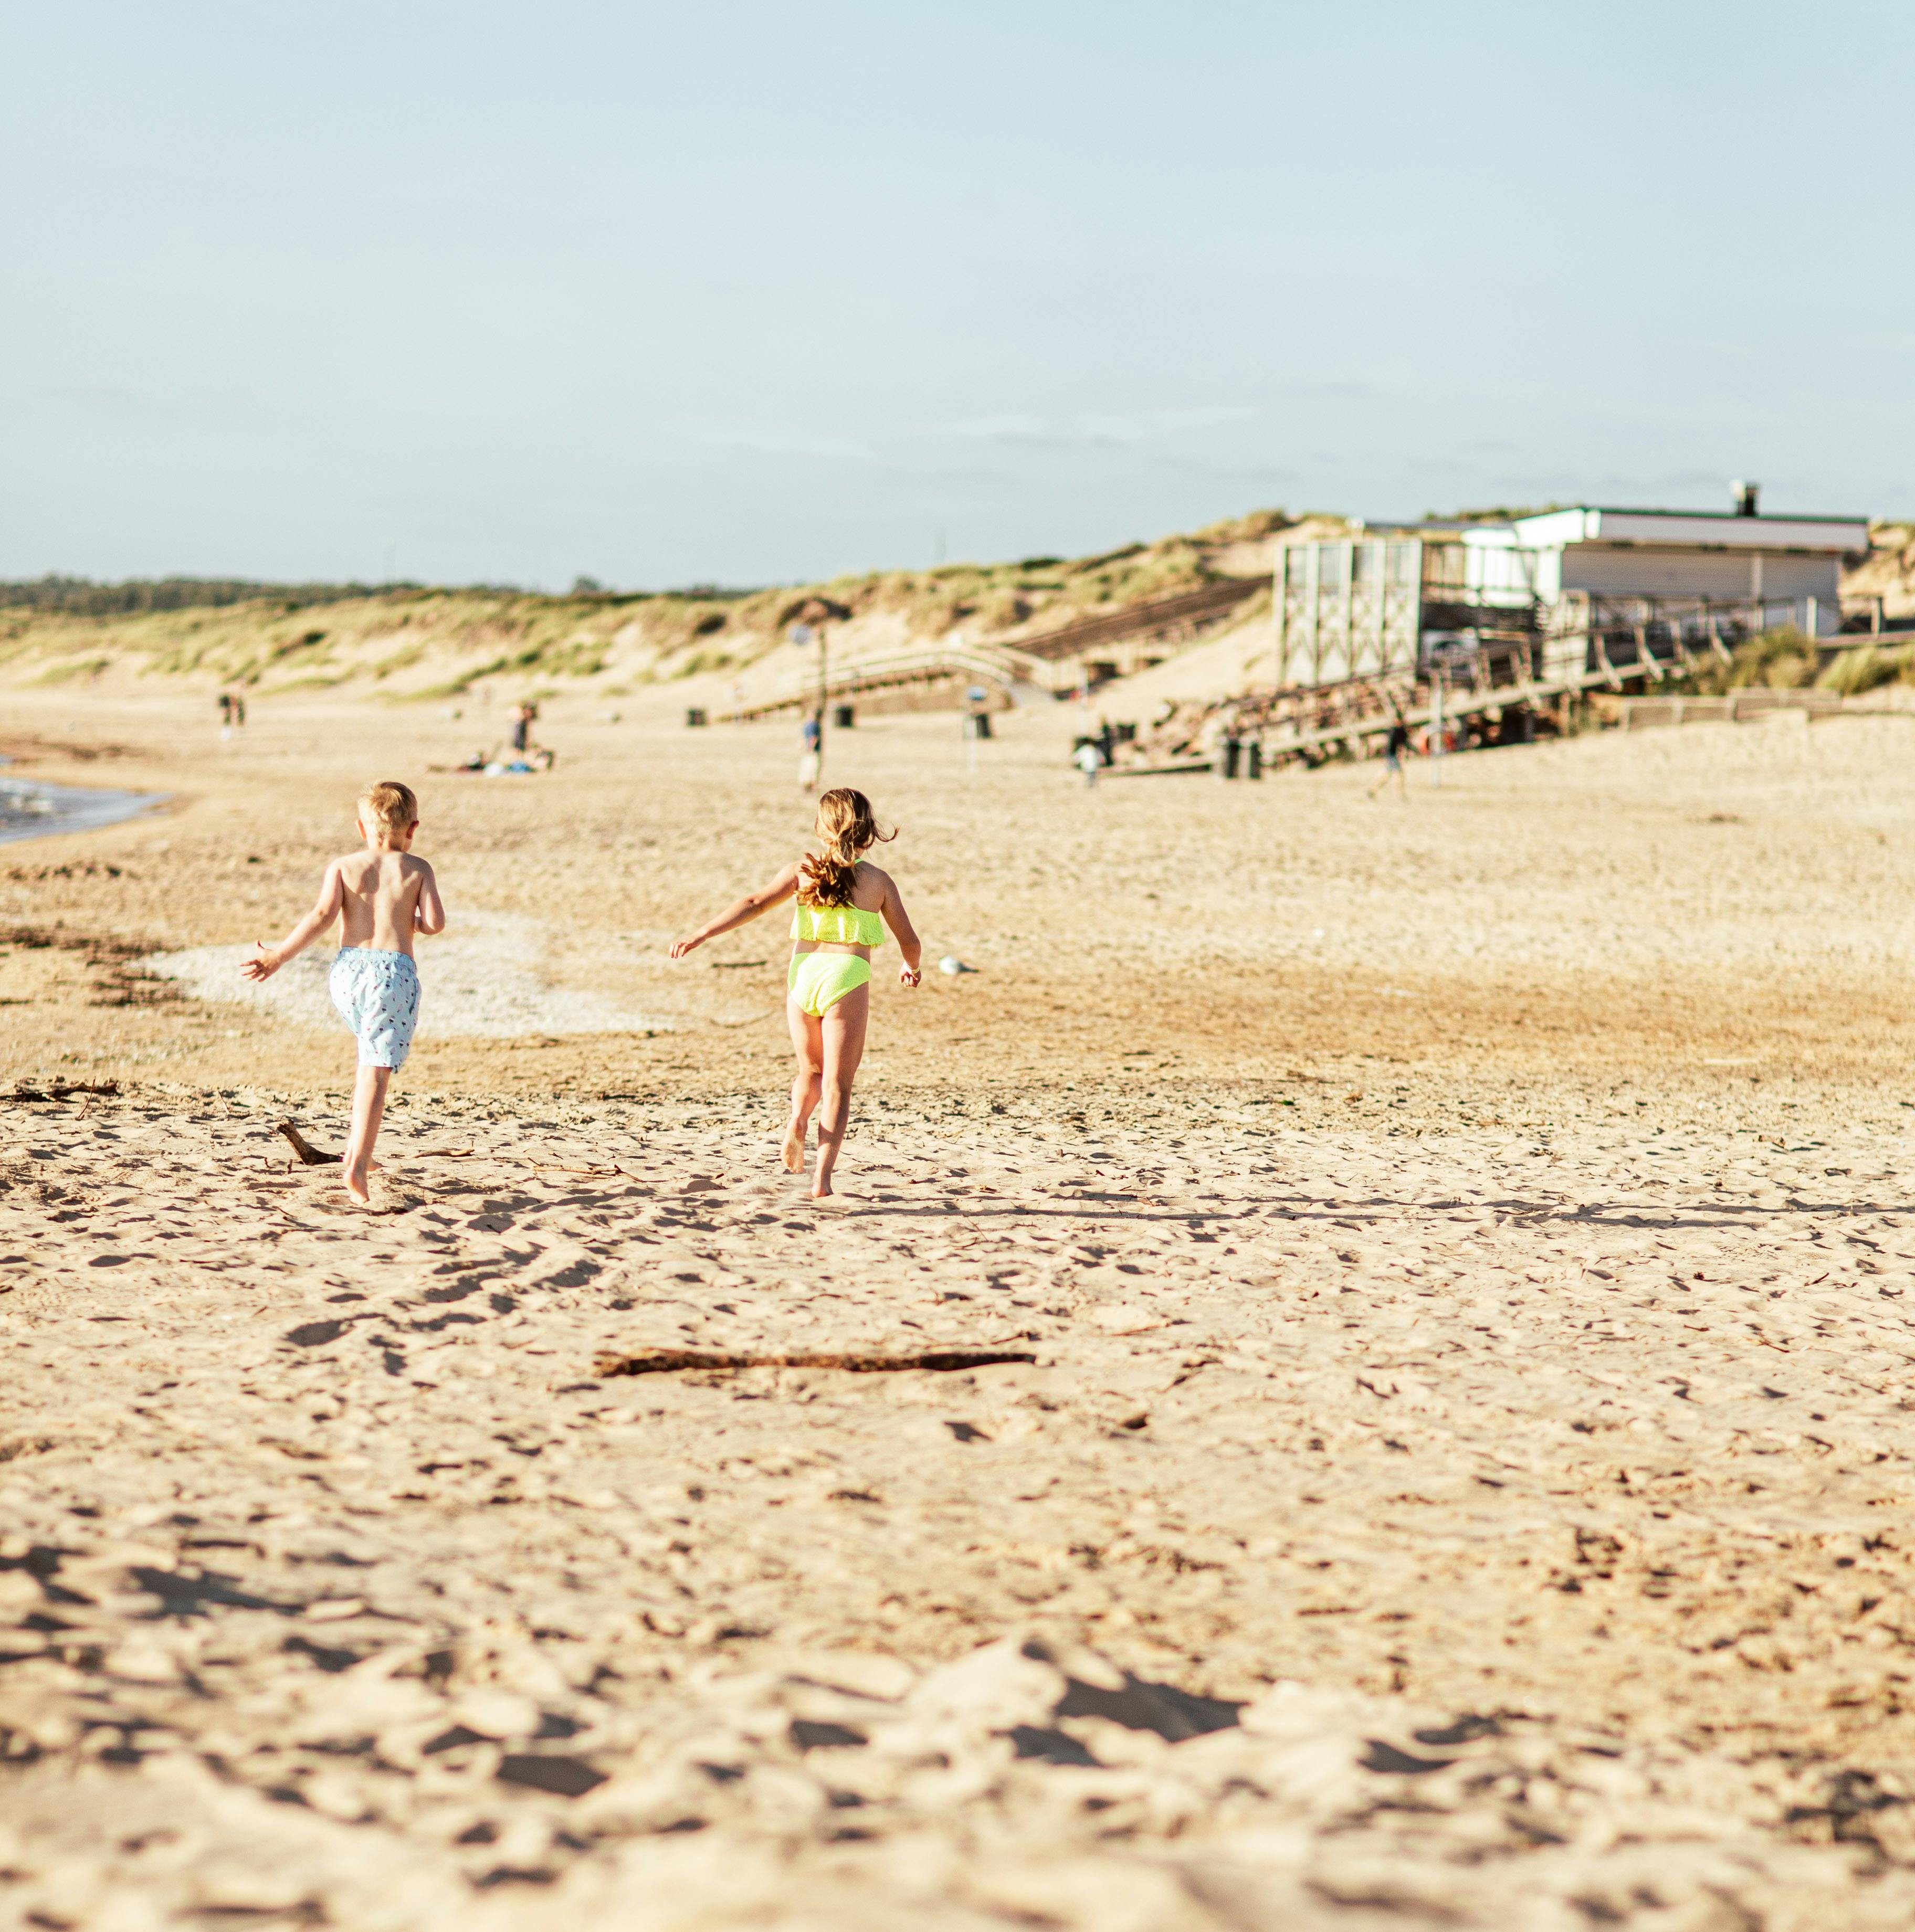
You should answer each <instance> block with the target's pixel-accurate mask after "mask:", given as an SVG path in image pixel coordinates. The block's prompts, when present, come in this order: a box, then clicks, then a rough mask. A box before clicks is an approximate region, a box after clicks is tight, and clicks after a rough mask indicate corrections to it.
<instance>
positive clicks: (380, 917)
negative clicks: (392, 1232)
mask: <svg viewBox="0 0 1915 1932" xmlns="http://www.w3.org/2000/svg"><path fill="white" fill-rule="evenodd" d="M418 830H419V800H418V799H416V798H415V797H414V796H413V794H412V791H411V789H410V787H408V786H406V785H402V784H391V783H388V784H376V785H374V787H372V789H371V790H370V791H368V793H366V794H365V796H364V797H362V799H360V800H359V836H360V837H361V838H362V839H364V840H365V847H366V849H365V850H364V851H363V852H349V853H347V854H346V856H344V858H343V859H334V860H333V862H332V864H331V865H329V866H327V867H326V876H325V877H324V878H323V879H322V880H320V891H319V898H318V899H317V901H315V902H314V906H313V909H312V910H311V912H309V913H307V915H306V916H305V918H304V919H302V920H300V922H299V924H298V925H297V926H295V927H294V928H293V930H292V931H291V932H289V933H288V934H287V935H286V937H285V938H284V939H282V940H281V941H280V942H279V944H278V945H277V946H273V947H269V946H266V945H264V944H261V945H260V956H259V957H258V958H257V959H249V960H248V961H247V962H246V963H245V965H243V966H242V967H241V968H240V969H239V971H240V974H241V977H242V978H245V979H248V980H269V979H271V978H272V976H273V975H274V974H275V973H277V972H278V971H279V969H280V968H281V967H282V966H284V965H285V964H286V962H287V960H289V959H291V958H292V957H293V955H294V954H295V953H299V952H302V951H303V950H305V948H306V947H308V946H310V945H311V944H312V943H313V941H314V940H316V939H317V938H319V936H320V934H321V933H323V932H325V931H326V929H327V927H329V926H331V925H332V922H333V921H334V920H335V919H339V920H340V921H341V928H340V933H339V953H338V957H337V958H336V959H335V960H334V961H333V962H332V980H331V987H332V1004H334V1005H335V1007H338V1010H339V1017H340V1018H341V1019H343V1020H344V1022H346V1024H347V1025H348V1026H349V1027H350V1028H352V1029H353V1032H354V1033H355V1034H357V1035H358V1036H359V1080H358V1082H357V1084H356V1085H355V1086H354V1088H353V1134H352V1138H351V1139H350V1140H349V1141H348V1142H347V1143H346V1152H345V1154H344V1156H343V1157H342V1158H341V1163H340V1164H341V1166H342V1167H343V1168H344V1170H345V1176H346V1187H347V1192H348V1193H350V1194H351V1195H352V1196H353V1199H355V1200H356V1201H361V1202H365V1201H369V1200H371V1198H372V1197H371V1193H370V1191H369V1190H368V1188H367V1186H366V1170H367V1169H368V1168H369V1167H371V1165H372V1147H373V1142H374V1141H376V1140H377V1139H378V1138H379V1124H380V1121H381V1120H382V1119H383V1118H384V1117H385V1113H386V1088H388V1087H389V1086H390V1085H392V1076H393V1075H394V1074H395V1073H397V1072H398V1070H399V1069H400V1068H401V1067H403V1066H404V1065H405V1064H406V1055H407V1054H408V1053H409V1052H410V1051H411V1050H412V1044H413V1028H415V1027H416V1025H418V1024H419V968H417V967H416V966H415V965H413V935H414V934H415V933H434V932H444V931H445V930H446V908H445V907H444V905H443V904H442V903H441V902H440V897H439V884H438V881H437V880H436V879H434V877H433V876H432V868H431V866H430V865H428V864H427V863H426V862H425V860H424V859H416V858H415V857H413V851H412V844H413V835H414V834H415V833H416V832H418Z"/></svg>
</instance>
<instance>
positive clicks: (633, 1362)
mask: <svg viewBox="0 0 1915 1932" xmlns="http://www.w3.org/2000/svg"><path fill="white" fill-rule="evenodd" d="M1036 1360H1037V1357H1036V1356H1035V1355H1032V1354H1031V1352H1030V1351H1029V1350H1028V1349H926V1351H925V1352H923V1354H921V1355H855V1354H853V1353H851V1352H836V1351H831V1350H826V1351H812V1352H806V1353H801V1354H797V1355H729V1354H719V1353H716V1352H708V1351H707V1350H704V1349H646V1350H645V1351H644V1352H643V1353H641V1354H639V1355H611V1354H605V1355H600V1356H599V1358H598V1359H597V1361H596V1364H594V1370H595V1373H597V1374H599V1375H601V1376H656V1375H671V1374H674V1373H677V1371H679V1370H683V1369H843V1370H846V1371H848V1373H851V1374H852V1375H857V1376H881V1375H908V1374H911V1373H913V1372H914V1371H915V1370H925V1369H929V1370H932V1371H933V1372H935V1373H939V1374H947V1373H950V1371H951V1370H954V1369H988V1368H991V1367H995V1365H996V1364H998V1363H1000V1362H1034V1361H1036Z"/></svg>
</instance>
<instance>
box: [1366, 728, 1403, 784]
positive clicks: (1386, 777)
mask: <svg viewBox="0 0 1915 1932" xmlns="http://www.w3.org/2000/svg"><path fill="white" fill-rule="evenodd" d="M1407 751H1409V726H1408V725H1407V724H1405V723H1404V722H1403V714H1402V713H1401V712H1397V715H1396V716H1395V718H1394V719H1393V720H1392V721H1391V725H1390V735H1389V738H1388V741H1387V742H1385V745H1384V747H1383V769H1382V771H1381V772H1379V773H1378V774H1377V778H1376V783H1375V784H1373V785H1372V786H1371V787H1370V796H1371V797H1372V798H1374V797H1375V796H1376V794H1377V793H1379V791H1381V790H1382V789H1383V788H1384V787H1385V785H1387V784H1388V783H1389V782H1390V781H1391V779H1392V778H1394V779H1395V780H1396V782H1397V790H1398V791H1399V792H1400V793H1401V794H1402V795H1403V797H1404V798H1405V799H1408V797H1409V780H1408V779H1407V778H1406V777H1404V775H1403V757H1404V754H1406V752H1407Z"/></svg>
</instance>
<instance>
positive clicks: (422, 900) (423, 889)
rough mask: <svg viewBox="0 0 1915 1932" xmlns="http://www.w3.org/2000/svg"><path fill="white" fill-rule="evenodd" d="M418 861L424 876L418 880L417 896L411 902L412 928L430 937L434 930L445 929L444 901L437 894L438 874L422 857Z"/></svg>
mask: <svg viewBox="0 0 1915 1932" xmlns="http://www.w3.org/2000/svg"><path fill="white" fill-rule="evenodd" d="M419 863H420V864H421V865H425V877H424V878H422V880H420V881H419V897H418V898H416V899H415V900H414V901H413V930H414V931H415V932H422V933H424V934H425V935H426V937H427V938H431V936H432V935H433V934H434V933H435V932H444V931H445V930H446V902H445V901H444V900H443V899H442V898H440V896H439V877H438V874H437V873H435V872H434V871H433V869H432V868H431V866H430V865H426V863H425V860H424V859H421V860H420V861H419Z"/></svg>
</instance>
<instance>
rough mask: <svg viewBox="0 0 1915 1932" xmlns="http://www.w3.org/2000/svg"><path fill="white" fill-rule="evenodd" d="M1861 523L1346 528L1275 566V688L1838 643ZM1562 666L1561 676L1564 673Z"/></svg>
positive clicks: (1545, 519) (1571, 521)
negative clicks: (1777, 632)
mask: <svg viewBox="0 0 1915 1932" xmlns="http://www.w3.org/2000/svg"><path fill="white" fill-rule="evenodd" d="M1867 550H1868V519H1867V518H1866V517H1833V516H1793V517H1766V516H1763V515H1761V514H1759V513H1758V511H1757V507H1756V492H1755V489H1754V486H1753V485H1752V484H1751V485H1741V484H1739V485H1738V486H1737V487H1736V506H1735V508H1733V510H1727V511H1719V512H1718V511H1707V510H1643V509H1618V508H1610V507H1609V506H1607V505H1598V504H1580V505H1577V506H1575V507H1574V508H1569V509H1556V510H1547V511H1539V512H1538V513H1537V514H1534V515H1530V516H1520V517H1511V518H1510V519H1509V520H1507V521H1505V522H1493V521H1482V522H1475V521H1472V522H1458V523H1418V524H1410V525H1402V526H1390V527H1386V528H1380V529H1378V528H1361V529H1358V530H1357V531H1355V532H1352V534H1351V535H1349V536H1347V537H1344V538H1337V539H1333V540H1331V541H1311V542H1305V543H1295V544H1288V545H1286V546H1284V547H1283V548H1281V549H1280V550H1279V551H1278V552H1277V577H1276V586H1275V588H1276V620H1277V664H1278V667H1279V669H1278V682H1279V683H1280V684H1281V685H1289V686H1291V687H1297V686H1304V687H1308V686H1313V685H1326V684H1334V683H1337V682H1341V681H1342V680H1343V679H1346V678H1351V677H1363V676H1373V675H1376V674H1377V673H1388V672H1409V673H1422V672H1424V671H1427V670H1429V669H1430V668H1431V667H1432V666H1433V665H1435V664H1441V663H1442V662H1444V661H1445V660H1448V659H1456V658H1461V657H1463V656H1464V655H1470V656H1474V657H1476V658H1482V657H1484V656H1485V655H1496V656H1497V657H1498V658H1502V657H1508V658H1521V659H1523V661H1524V665H1525V670H1526V675H1528V676H1532V677H1550V676H1564V677H1572V676H1575V675H1577V673H1583V672H1584V671H1586V670H1589V669H1592V668H1593V667H1594V665H1595V663H1596V661H1597V660H1598V657H1600V658H1601V661H1603V662H1604V664H1605V666H1606V665H1607V664H1610V663H1619V664H1624V665H1626V664H1629V663H1632V662H1633V663H1640V661H1642V659H1643V658H1645V657H1651V656H1652V657H1656V658H1662V657H1667V656H1673V655H1675V646H1674V643H1673V642H1672V641H1671V640H1673V639H1675V638H1678V637H1679V638H1680V639H1682V640H1683V641H1684V642H1685V643H1695V642H1697V641H1700V642H1703V643H1709V644H1714V643H1723V644H1727V645H1730V646H1733V644H1734V643H1736V642H1738V641H1739V640H1740V639H1742V637H1746V636H1749V635H1751V634H1754V632H1756V631H1763V630H1769V629H1772V628H1776V627H1777V626H1778V625H1784V624H1793V625H1796V626H1797V627H1798V628H1800V629H1802V631H1805V632H1807V633H1808V634H1810V635H1811V636H1826V635H1827V634H1830V633H1832V632H1833V631H1836V630H1838V629H1839V628H1841V625H1842V622H1843V612H1842V607H1841V572H1842V568H1843V565H1844V560H1845V559H1849V558H1850V557H1852V556H1855V555H1856V554H1857V553H1865V552H1866V551H1867ZM1571 660H1574V661H1573V662H1572V661H1571Z"/></svg>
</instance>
